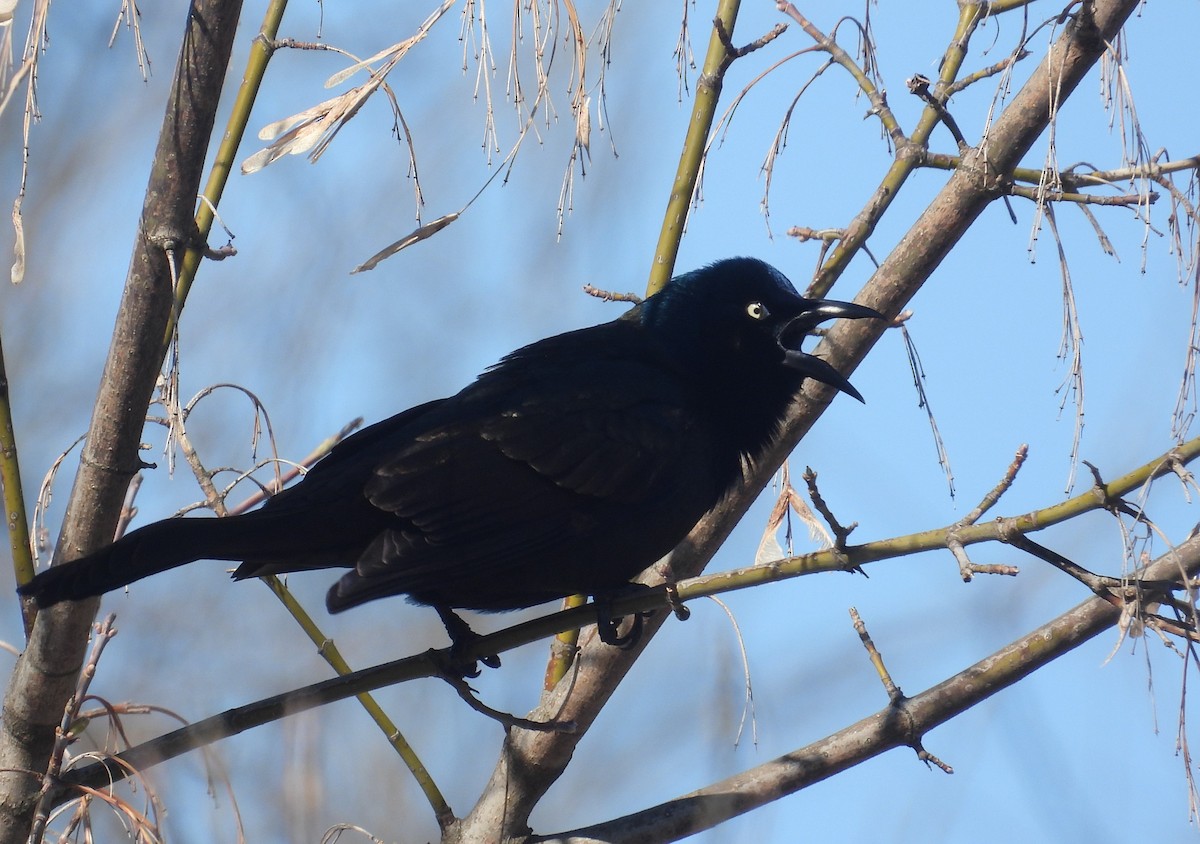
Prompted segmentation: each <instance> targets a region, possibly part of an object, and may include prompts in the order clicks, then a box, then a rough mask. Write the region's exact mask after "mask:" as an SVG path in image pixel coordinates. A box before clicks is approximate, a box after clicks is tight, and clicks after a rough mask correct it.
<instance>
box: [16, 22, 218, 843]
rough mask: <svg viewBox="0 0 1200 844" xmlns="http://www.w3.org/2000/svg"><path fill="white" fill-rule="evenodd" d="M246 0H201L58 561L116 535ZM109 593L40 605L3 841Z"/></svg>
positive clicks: (25, 671)
mask: <svg viewBox="0 0 1200 844" xmlns="http://www.w3.org/2000/svg"><path fill="white" fill-rule="evenodd" d="M241 5H242V4H241V0H196V2H194V3H193V4H192V5H191V7H190V8H189V10H188V16H187V22H186V25H185V28H184V33H183V40H182V45H183V46H182V49H181V50H180V54H179V60H178V63H177V65H176V68H175V75H174V78H173V80H172V85H171V95H170V99H169V101H168V103H167V109H166V115H165V117H164V120H163V125H162V130H161V132H160V134H159V140H158V148H157V150H156V152H155V156H154V162H153V165H152V169H151V173H150V180H149V184H148V186H147V188H146V197H145V201H144V204H143V207H142V215H141V219H140V221H139V226H138V231H137V236H136V239H135V241H134V247H133V257H132V259H131V261H130V265H129V270H128V274H127V277H126V281H125V290H124V293H123V296H122V301H121V308H120V311H119V313H118V314H117V320H116V325H115V327H114V329H113V336H112V344H111V346H110V347H109V352H108V358H107V361H106V362H105V365H104V373H103V376H102V380H101V384H100V390H99V395H98V397H97V400H96V406H95V409H94V410H93V415H92V422H91V428H90V433H89V434H88V439H87V442H86V443H85V445H84V448H83V451H82V454H81V457H80V467H79V472H78V474H77V475H76V478H75V484H74V486H73V488H72V490H71V497H70V500H69V502H68V506H67V515H66V517H65V520H64V522H63V527H62V532H61V533H60V534H59V540H58V545H57V548H56V549H55V555H54V559H55V562H59V561H65V560H70V559H74V558H76V557H78V556H81V555H82V554H83V553H86V552H87V551H89V550H92V549H94V548H97V547H99V546H101V545H103V544H105V543H106V542H110V541H112V536H113V530H114V528H115V526H116V523H117V518H118V516H119V515H120V511H121V505H122V501H123V499H124V496H125V490H126V487H127V486H128V484H129V480H130V478H132V477H133V475H134V474H135V473H136V472H137V471H138V469H139V468H140V466H141V464H140V461H139V459H138V445H139V443H140V440H141V434H142V428H143V426H144V424H145V418H146V409H147V407H148V405H149V402H150V398H151V394H152V392H153V389H154V384H155V380H156V379H157V377H158V373H159V370H160V368H161V366H162V360H163V353H164V349H165V343H164V337H165V336H166V332H167V327H168V324H169V321H170V316H171V308H172V303H173V301H174V290H173V284H172V273H171V266H170V263H169V255H173V256H174V258H175V260H176V265H178V264H180V263H182V259H183V254H184V251H185V250H186V249H187V248H188V247H195V246H196V245H197V244H196V242H195V241H196V239H197V237H196V234H195V232H196V226H195V222H194V220H193V215H194V213H195V204H196V196H197V194H198V193H199V189H200V178H201V175H202V173H203V169H204V160H205V155H206V153H207V150H208V146H209V139H210V136H211V134H212V127H213V124H214V119H215V116H216V109H217V104H218V102H219V100H220V94H221V89H222V87H223V85H224V81H225V71H226V68H227V67H228V65H229V56H230V53H231V51H232V48H233V39H234V35H235V33H236V31H237V24H238V18H239V16H240V13H241ZM98 604H99V601H98V600H92V601H86V602H81V603H63V604H59V605H57V606H55V607H53V608H51V609H49V610H46V611H44V612H40V613H38V615H37V618H36V620H35V622H34V625H33V629H32V631H31V633H30V636H29V641H28V642H27V644H26V648H25V652H24V653H23V654H22V655H21V657H20V659H19V660H18V661H17V665H16V668H15V669H14V670H13V673H12V676H11V678H10V680H9V687H8V690H7V693H6V695H5V699H4V709H3V724H2V725H0V844H9V842H12V844H17V842H23V841H25V840H26V839H27V837H28V835H29V830H30V824H31V821H32V817H33V812H34V810H35V807H36V804H37V798H38V793H39V790H40V789H41V785H42V783H41V779H42V778H41V772H44V771H45V770H46V765H47V762H48V760H49V756H50V752H51V749H52V747H53V743H54V728H55V726H56V725H57V724H58V723H59V722H60V721H61V719H62V715H63V711H64V707H65V706H66V703H67V700H68V699H69V698H70V696H71V694H72V692H73V691H74V688H75V678H76V676H77V675H78V673H79V669H80V666H81V664H82V662H83V656H84V651H85V647H86V644H87V638H88V631H89V629H90V627H91V623H92V620H93V618H94V616H95V613H96V608H97V606H98Z"/></svg>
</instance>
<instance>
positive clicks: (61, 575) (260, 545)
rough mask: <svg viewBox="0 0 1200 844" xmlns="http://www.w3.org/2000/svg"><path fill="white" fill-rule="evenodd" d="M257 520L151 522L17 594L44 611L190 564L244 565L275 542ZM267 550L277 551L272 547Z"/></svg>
mask: <svg viewBox="0 0 1200 844" xmlns="http://www.w3.org/2000/svg"><path fill="white" fill-rule="evenodd" d="M257 515H258V514H257V513H250V514H246V515H243V516H231V517H228V518H223V519H207V518H196V519H184V518H178V519H167V520H165V521H161V522H155V523H154V524H150V525H146V526H145V527H143V528H139V529H138V530H135V531H132V532H130V533H128V534H126V535H125V536H124V537H122V538H121V539H119V540H117V541H116V542H115V543H113V544H112V545H108V546H106V547H104V548H101V549H100V550H98V551H96V552H94V553H92V554H89V555H87V556H86V557H80V558H79V559H78V560H72V561H70V562H67V563H63V564H61V565H56V566H51V567H50V568H48V569H46V570H45V571H43V572H41V573H40V574H38V575H36V576H35V577H34V578H33V580H31V581H29V582H28V583H26V584H25V585H23V586H21V587H19V588H18V589H17V591H18V592H20V593H21V594H22V595H27V596H30V597H32V598H33V599H34V600H35V601H37V604H38V606H39V607H48V606H51V605H53V604H57V603H58V602H59V601H77V600H81V599H83V598H91V597H94V596H96V595H102V594H104V593H105V592H109V591H112V590H113V589H118V588H120V587H122V586H127V585H128V584H130V583H133V582H134V581H135V580H141V579H142V578H143V577H149V576H150V575H152V574H158V573H159V572H162V571H167V570H168V569H173V568H176V567H178V566H182V565H185V564H187V563H190V562H192V561H194V560H243V559H246V558H247V557H254V556H256V555H258V554H264V553H269V551H268V548H269V546H270V544H272V543H273V541H275V542H277V540H278V537H277V536H273V535H272V534H275V533H276V532H275V531H273V530H271V529H270V527H269V526H268V525H264V524H263V521H264V520H263V519H261V518H253V517H255V516H257ZM264 528H266V529H265V530H264ZM270 550H271V551H274V553H279V551H280V550H281V549H280V548H279V547H278V545H277V544H275V547H274V548H271V549H270Z"/></svg>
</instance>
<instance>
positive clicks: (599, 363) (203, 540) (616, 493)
mask: <svg viewBox="0 0 1200 844" xmlns="http://www.w3.org/2000/svg"><path fill="white" fill-rule="evenodd" d="M879 316H880V315H879V314H878V313H876V312H875V311H873V310H871V309H870V308H866V307H863V306H860V305H854V304H849V303H844V302H833V301H823V300H810V299H805V298H803V297H801V296H800V295H799V294H797V293H796V290H795V288H793V287H792V285H791V283H790V282H789V281H788V280H787V278H785V277H784V276H783V275H782V274H781V273H780V272H778V271H777V270H775V269H773V268H772V267H770V266H768V265H767V264H765V263H763V262H762V261H758V260H754V259H750V258H732V259H728V260H724V261H719V262H717V263H715V264H712V265H711V266H708V267H705V268H703V269H700V270H696V271H694V272H690V273H686V274H684V275H680V276H678V277H676V278H675V279H673V280H672V281H671V283H670V284H669V285H668V286H667V287H666V288H665V289H664V290H663V291H662V292H660V293H658V294H657V295H654V296H651V297H649V298H648V299H646V300H645V301H644V302H642V303H641V304H640V305H637V306H636V307H634V308H633V309H631V310H630V311H628V312H627V313H625V314H624V315H623V316H621V317H620V318H618V319H616V320H614V321H612V322H608V323H604V324H602V325H597V326H594V327H591V328H584V329H581V330H578V331H571V332H568V333H566V334H560V335H558V336H557V337H550V338H547V339H545V340H541V341H539V342H536V343H533V344H532V345H529V346H526V347H525V348H523V349H519V350H517V351H515V352H513V353H512V354H510V355H508V356H507V357H505V358H504V359H503V360H501V361H500V363H498V364H496V365H495V366H493V367H492V368H491V369H488V370H487V371H486V372H484V373H483V374H482V375H481V376H479V378H478V379H477V380H476V381H475V382H474V383H472V384H471V385H469V386H468V387H466V389H464V390H463V391H462V392H460V393H458V394H457V395H454V396H451V397H449V398H445V399H438V400H436V401H431V402H427V403H426V404H422V405H420V406H418V407H414V408H412V409H410V410H406V411H404V412H403V413H401V414H399V415H397V416H393V417H392V418H390V419H386V420H384V421H382V422H379V423H377V424H375V425H372V426H370V427H368V428H365V429H364V430H362V431H360V432H359V433H357V434H355V435H354V436H351V437H349V438H348V439H346V440H345V441H344V442H342V443H340V444H339V445H338V446H337V447H336V448H334V449H333V450H332V451H331V452H330V453H329V455H328V456H326V457H325V458H324V459H323V460H321V461H320V462H319V463H317V464H316V465H315V466H314V467H313V468H312V469H311V471H309V472H308V474H307V475H306V476H305V478H304V479H303V480H302V481H301V482H300V483H298V484H296V485H295V486H293V487H290V488H288V489H285V490H283V491H282V492H280V493H279V494H277V495H276V496H274V497H273V498H271V499H270V500H269V501H268V502H267V503H266V504H265V505H264V506H263V507H262V508H260V509H259V510H256V511H254V512H250V513H246V514H243V515H239V516H230V517H227V518H221V519H204V518H196V519H192V518H174V519H167V520H165V521H161V522H156V523H154V524H151V525H147V526H146V527H143V528H140V529H138V530H135V531H132V532H131V533H129V534H127V535H126V536H125V537H123V538H122V539H120V540H118V541H117V542H115V543H113V544H112V545H109V546H107V547H105V548H101V549H100V550H99V551H96V552H95V553H93V554H90V555H88V556H86V557H83V558H81V559H78V560H74V561H72V562H68V563H65V564H62V565H57V566H53V567H51V568H50V569H48V570H47V571H44V572H42V573H41V574H38V575H37V576H36V577H34V578H33V580H31V581H30V582H29V583H27V584H25V585H24V586H21V587H20V589H19V590H18V591H19V592H20V593H21V594H22V595H29V596H32V597H33V598H34V599H35V600H36V601H37V604H38V605H39V606H41V607H47V606H50V605H52V604H55V603H57V602H59V601H64V600H78V599H81V598H87V597H90V596H94V595H99V594H102V593H104V592H108V591H109V590H112V589H116V588H118V587H120V586H124V585H126V584H129V583H132V582H133V581H135V580H139V579H141V578H143V577H146V576H148V575H151V574H155V573H157V572H160V571H165V570H167V569H170V568H174V567H175V566H180V565H183V564H184V563H190V562H192V561H193V560H202V559H212V560H236V561H240V562H241V565H240V566H239V567H238V568H237V570H236V571H235V572H234V573H233V577H234V578H235V579H238V580H240V579H243V578H247V577H253V576H255V575H265V574H280V573H284V572H295V571H303V570H308V569H325V568H349V569H351V571H350V572H349V573H347V574H345V575H343V576H342V577H341V579H340V580H338V581H337V583H335V584H334V585H333V587H332V588H331V589H330V590H329V594H328V597H327V598H326V606H327V607H328V609H329V611H330V612H335V613H336V612H340V611H342V610H344V609H348V608H349V607H354V606H357V605H359V604H362V603H364V602H366V601H371V600H374V599H376V598H382V597H385V596H387V595H398V594H407V595H408V596H409V597H410V598H411V599H412V600H413V601H415V602H417V603H420V604H428V605H432V606H433V607H435V608H437V609H438V611H439V613H440V614H441V615H442V617H443V619H444V620H446V621H447V628H448V629H449V630H450V633H451V636H452V637H456V638H457V637H458V636H459V635H461V634H463V633H464V632H465V631H466V627H465V625H463V624H462V622H460V621H457V619H456V618H455V617H454V615H453V613H452V609H455V608H463V609H474V610H485V611H496V610H511V609H517V608H521V607H528V606H532V605H534V604H540V603H542V602H545V601H549V600H553V599H556V598H562V597H564V596H566V595H572V594H577V593H584V594H589V595H597V596H601V597H603V596H605V595H610V594H612V593H613V592H615V591H617V590H619V589H621V588H622V587H623V586H625V585H626V584H627V583H628V582H629V580H630V579H631V578H632V577H634V576H635V575H636V574H638V573H639V572H641V571H642V570H643V569H645V568H646V567H647V566H649V565H651V564H653V563H654V562H655V561H656V560H658V559H659V558H660V557H662V556H663V555H665V554H666V553H667V552H668V551H670V550H671V548H673V547H674V546H675V545H676V543H678V542H679V541H680V540H681V539H682V538H683V537H684V536H685V535H686V534H687V532H688V531H689V530H690V529H691V528H692V527H693V526H694V525H695V524H696V522H697V521H699V519H700V518H701V517H702V516H703V515H704V514H705V513H706V512H707V511H708V510H709V509H711V508H712V507H713V506H714V505H715V504H716V503H717V502H718V500H719V499H720V498H721V497H722V496H723V495H724V494H725V493H726V492H727V491H728V490H730V489H731V488H732V487H734V486H735V485H736V484H737V483H738V482H739V481H740V480H741V478H742V470H743V461H744V460H745V459H747V458H748V459H750V460H754V459H755V458H757V457H758V456H759V455H760V454H761V453H762V452H763V450H764V449H765V448H766V446H767V445H768V444H770V443H771V442H772V440H773V439H774V438H775V437H776V436H777V433H778V430H779V425H780V422H781V420H782V418H783V415H784V413H785V411H786V409H787V407H788V405H789V403H790V402H791V400H792V398H793V396H794V395H795V393H796V391H797V390H798V389H799V387H800V384H801V382H802V381H803V380H804V379H805V378H813V379H816V380H818V381H823V382H824V383H826V384H830V385H832V386H834V387H836V388H838V389H840V390H842V391H843V392H846V393H849V394H850V395H852V396H854V397H855V398H857V399H858V400H859V401H862V396H860V395H859V393H858V391H857V390H855V389H854V387H853V386H851V384H850V382H849V381H847V380H846V379H845V378H844V377H843V376H842V375H841V374H839V373H838V372H837V371H836V370H834V369H833V367H831V366H830V365H829V364H827V363H826V362H825V361H823V360H820V359H819V358H816V357H813V356H812V355H808V354H806V353H804V352H802V351H801V350H800V343H801V341H802V340H803V339H804V337H805V335H806V334H808V333H809V332H810V331H811V330H812V329H813V328H814V327H815V326H816V325H817V324H819V323H821V322H823V321H825V320H829V319H833V318H836V317H847V318H851V319H860V318H863V317H879ZM456 622H457V625H456Z"/></svg>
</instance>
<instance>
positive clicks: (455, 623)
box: [434, 607, 500, 677]
mask: <svg viewBox="0 0 1200 844" xmlns="http://www.w3.org/2000/svg"><path fill="white" fill-rule="evenodd" d="M434 609H436V610H437V614H438V616H439V617H440V618H441V619H442V625H443V626H444V627H445V628H446V633H448V634H449V636H450V655H449V658H448V659H447V660H446V662H445V665H444V668H445V670H446V671H447V673H453V674H456V675H458V676H459V677H478V676H479V675H480V673H481V672H480V670H479V663H481V662H482V663H483V664H484V665H485V666H486V667H488V668H499V667H500V656H499V655H498V654H484V655H482V656H471V655H468V653H467V651H468V650H470V648H471V646H472V645H474V644H475V642H476V641H478V640H479V639H480V638H482V637H481V636H480V635H479V634H478V633H476V632H475V631H474V630H472V629H471V627H470V625H468V624H467V623H466V622H465V621H463V620H462V619H461V618H459V616H458V614H457V613H455V612H454V611H453V610H451V609H450V608H448V607H434Z"/></svg>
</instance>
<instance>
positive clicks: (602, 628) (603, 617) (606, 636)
mask: <svg viewBox="0 0 1200 844" xmlns="http://www.w3.org/2000/svg"><path fill="white" fill-rule="evenodd" d="M649 615H650V613H643V612H639V613H634V614H633V615H632V616H630V618H631V619H632V620H631V622H630V625H629V629H628V630H626V631H625V632H624V633H621V632H620V628H621V621H622V618H613V615H612V603H611V602H609V601H597V602H596V632H597V633H598V634H599V635H600V641H601V642H603V643H604V644H606V645H612V646H613V647H615V648H620V649H621V650H623V651H627V650H629V649H630V648H633V647H634V646H635V645H637V643H638V642H640V641H641V640H642V628H643V626H644V624H645V619H646V618H647V617H648V616H649Z"/></svg>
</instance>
